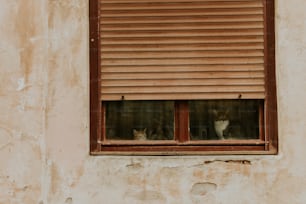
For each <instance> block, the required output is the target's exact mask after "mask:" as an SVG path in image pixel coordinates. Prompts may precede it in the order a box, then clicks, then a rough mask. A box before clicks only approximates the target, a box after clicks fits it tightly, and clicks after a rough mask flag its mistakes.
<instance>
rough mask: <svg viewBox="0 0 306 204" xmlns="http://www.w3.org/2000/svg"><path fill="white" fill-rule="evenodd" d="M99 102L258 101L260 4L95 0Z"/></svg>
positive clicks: (246, 0)
mask: <svg viewBox="0 0 306 204" xmlns="http://www.w3.org/2000/svg"><path fill="white" fill-rule="evenodd" d="M99 8H100V9H99V37H100V41H99V42H100V70H101V94H100V95H101V100H121V99H123V98H124V99H125V100H180V99H182V100H189V99H236V98H243V99H263V98H265V71H264V64H265V63H264V59H265V57H264V39H265V38H264V30H265V28H264V3H263V0H99Z"/></svg>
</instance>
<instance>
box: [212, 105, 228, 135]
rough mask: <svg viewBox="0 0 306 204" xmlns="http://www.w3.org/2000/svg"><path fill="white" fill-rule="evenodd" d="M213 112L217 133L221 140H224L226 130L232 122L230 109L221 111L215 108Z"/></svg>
mask: <svg viewBox="0 0 306 204" xmlns="http://www.w3.org/2000/svg"><path fill="white" fill-rule="evenodd" d="M212 113H213V116H214V129H215V132H216V135H217V136H218V138H219V139H220V140H224V136H225V132H226V130H227V129H228V126H229V124H230V120H229V111H228V110H225V111H220V110H216V109H213V110H212Z"/></svg>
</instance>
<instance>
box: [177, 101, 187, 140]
mask: <svg viewBox="0 0 306 204" xmlns="http://www.w3.org/2000/svg"><path fill="white" fill-rule="evenodd" d="M175 136H176V140H177V141H178V142H179V143H184V142H187V141H189V106H188V101H176V103H175Z"/></svg>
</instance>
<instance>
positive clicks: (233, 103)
mask: <svg viewBox="0 0 306 204" xmlns="http://www.w3.org/2000/svg"><path fill="white" fill-rule="evenodd" d="M261 103H262V101H260V100H206V101H190V102H189V110H190V114H189V117H190V138H191V140H218V139H258V138H259V107H260V104H261Z"/></svg>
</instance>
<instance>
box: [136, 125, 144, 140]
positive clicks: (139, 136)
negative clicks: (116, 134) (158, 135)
mask: <svg viewBox="0 0 306 204" xmlns="http://www.w3.org/2000/svg"><path fill="white" fill-rule="evenodd" d="M146 131H147V128H145V129H143V130H135V129H133V136H134V140H147V133H146Z"/></svg>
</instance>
